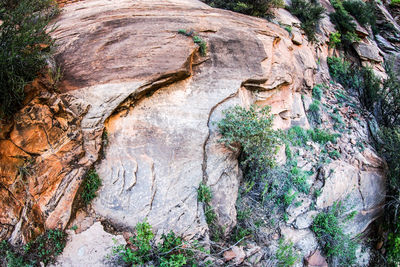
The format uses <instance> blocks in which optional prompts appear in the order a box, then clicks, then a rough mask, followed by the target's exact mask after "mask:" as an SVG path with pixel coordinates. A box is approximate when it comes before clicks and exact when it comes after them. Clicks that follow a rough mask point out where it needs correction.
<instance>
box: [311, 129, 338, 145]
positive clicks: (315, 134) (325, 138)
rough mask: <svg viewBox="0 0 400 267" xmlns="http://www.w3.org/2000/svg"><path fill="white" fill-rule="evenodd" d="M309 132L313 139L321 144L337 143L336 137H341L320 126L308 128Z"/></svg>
mask: <svg viewBox="0 0 400 267" xmlns="http://www.w3.org/2000/svg"><path fill="white" fill-rule="evenodd" d="M307 133H308V134H309V135H310V137H311V140H313V141H314V142H316V143H320V144H326V143H328V142H331V143H336V139H337V138H338V137H339V134H331V133H329V132H327V131H325V130H322V129H318V128H315V129H310V130H307Z"/></svg>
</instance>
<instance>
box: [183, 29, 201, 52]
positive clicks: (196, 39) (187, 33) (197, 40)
mask: <svg viewBox="0 0 400 267" xmlns="http://www.w3.org/2000/svg"><path fill="white" fill-rule="evenodd" d="M178 33H179V34H182V35H185V36H188V37H192V39H193V43H195V44H197V45H198V46H199V52H200V55H201V56H203V57H205V56H206V55H207V43H206V41H204V40H203V39H201V37H200V36H198V35H196V34H195V33H194V32H193V31H186V30H182V29H180V30H178Z"/></svg>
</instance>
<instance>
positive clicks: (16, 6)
mask: <svg viewBox="0 0 400 267" xmlns="http://www.w3.org/2000/svg"><path fill="white" fill-rule="evenodd" d="M55 14H57V7H56V4H55V3H54V2H53V1H51V0H21V1H13V0H8V1H1V2H0V20H1V21H2V23H1V24H0V47H1V49H0V90H1V91H0V92H1V93H0V119H2V118H4V117H5V116H10V115H12V114H14V113H15V112H16V111H17V110H19V108H20V107H21V105H22V103H23V100H24V88H25V86H26V85H27V84H29V83H30V82H32V81H33V80H34V79H35V78H36V77H37V75H38V72H39V71H40V70H42V69H43V68H44V67H45V66H46V58H47V57H48V56H49V55H51V47H52V46H53V44H54V40H52V38H51V37H50V34H49V31H48V24H49V22H50V19H51V18H52V17H53V16H54V15H55ZM50 31H51V29H50Z"/></svg>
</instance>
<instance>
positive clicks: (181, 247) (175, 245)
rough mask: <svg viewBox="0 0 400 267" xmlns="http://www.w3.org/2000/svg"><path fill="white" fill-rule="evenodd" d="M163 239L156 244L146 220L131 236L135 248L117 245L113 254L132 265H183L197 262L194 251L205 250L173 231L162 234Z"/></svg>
mask: <svg viewBox="0 0 400 267" xmlns="http://www.w3.org/2000/svg"><path fill="white" fill-rule="evenodd" d="M161 241H162V242H160V243H159V244H158V245H156V244H155V240H154V234H153V232H152V228H151V225H150V224H149V223H148V222H146V221H144V222H142V223H138V224H137V225H136V233H135V235H134V236H133V237H131V238H130V242H131V243H132V245H133V247H134V249H132V248H130V247H125V246H123V245H116V246H114V247H113V250H112V255H114V256H115V255H116V256H118V257H119V258H121V259H122V261H123V262H124V263H126V264H131V265H132V266H137V265H139V266H145V265H146V266H147V264H149V263H150V262H153V263H157V264H156V266H165V267H181V266H185V265H186V264H189V265H194V264H196V259H195V257H194V255H195V253H194V251H196V250H199V251H204V249H202V248H201V247H199V246H198V245H197V244H194V243H193V244H192V243H188V242H185V241H184V240H183V239H182V238H181V237H178V236H176V235H175V233H174V232H172V231H170V232H169V233H168V234H166V235H165V234H162V235H161Z"/></svg>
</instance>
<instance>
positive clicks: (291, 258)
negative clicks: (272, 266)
mask: <svg viewBox="0 0 400 267" xmlns="http://www.w3.org/2000/svg"><path fill="white" fill-rule="evenodd" d="M275 259H276V260H277V264H278V266H280V267H290V266H293V265H295V264H296V263H297V262H298V261H299V259H300V256H299V254H298V253H297V252H296V251H295V250H294V248H293V243H292V242H291V241H288V242H287V241H285V240H284V239H283V238H281V239H279V247H278V250H277V251H276V253H275Z"/></svg>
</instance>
